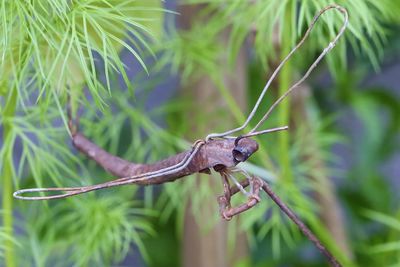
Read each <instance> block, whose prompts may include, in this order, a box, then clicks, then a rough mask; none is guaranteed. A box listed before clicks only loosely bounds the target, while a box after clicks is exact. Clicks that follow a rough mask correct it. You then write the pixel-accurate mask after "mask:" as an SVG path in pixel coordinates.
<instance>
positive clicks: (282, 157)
mask: <svg viewBox="0 0 400 267" xmlns="http://www.w3.org/2000/svg"><path fill="white" fill-rule="evenodd" d="M289 5H290V4H289ZM291 17H292V10H291V8H290V7H288V8H286V10H285V16H284V23H283V25H282V31H283V35H282V47H281V59H282V61H283V60H285V57H286V55H287V54H289V53H290V47H291V42H290V38H291V36H292V29H291V27H290V26H291V24H290V23H289V21H290V20H291ZM292 70H293V67H292V62H287V63H286V67H285V68H284V69H283V70H282V72H281V73H280V74H279V76H278V80H279V95H283V94H284V93H285V91H286V90H287V89H286V88H288V87H289V86H290V84H291V83H292ZM289 108H290V105H289V102H288V101H286V102H284V103H282V104H281V105H280V107H279V114H278V115H279V116H278V121H279V124H280V125H288V124H289ZM256 127H257V126H256ZM256 127H254V129H253V130H251V132H253V131H254V130H255V129H256ZM278 146H279V150H278V151H279V155H278V159H279V166H280V168H281V173H282V175H281V177H282V178H283V179H285V180H289V181H290V180H291V177H292V171H291V169H292V168H291V164H290V157H289V154H290V153H289V150H290V146H289V133H288V132H283V133H281V134H279V135H278Z"/></svg>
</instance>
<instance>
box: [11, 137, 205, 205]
mask: <svg viewBox="0 0 400 267" xmlns="http://www.w3.org/2000/svg"><path fill="white" fill-rule="evenodd" d="M202 145H204V141H201V140H200V141H196V142H195V143H194V145H193V148H192V150H191V151H190V152H189V153H188V154H187V155H185V157H184V158H183V159H182V160H181V161H180V162H179V163H177V164H175V165H172V166H170V167H167V168H163V169H160V170H157V171H153V172H146V173H142V174H138V175H133V176H128V177H122V178H119V179H115V180H112V181H109V182H105V183H101V184H96V185H89V186H82V187H50V188H28V189H21V190H18V191H15V192H14V194H13V196H14V197H15V198H17V199H22V200H50V199H59V198H66V197H71V196H75V195H79V194H83V193H87V192H90V191H94V190H99V189H104V188H109V187H115V186H120V185H127V184H135V183H140V182H144V181H148V180H150V179H152V178H156V177H160V176H164V175H170V174H174V173H176V172H179V171H181V170H183V169H184V168H186V167H187V166H188V165H189V163H190V162H191V161H192V159H193V158H194V156H195V155H196V154H197V152H198V151H199V149H200V148H201V146H202ZM44 192H59V193H58V194H54V195H50V196H23V194H26V193H44Z"/></svg>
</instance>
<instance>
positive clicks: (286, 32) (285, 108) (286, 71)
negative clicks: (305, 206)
mask: <svg viewBox="0 0 400 267" xmlns="http://www.w3.org/2000/svg"><path fill="white" fill-rule="evenodd" d="M292 19H293V18H292V14H291V9H290V8H289V7H288V8H286V11H285V18H284V21H285V23H283V24H282V32H283V34H282V46H281V59H284V58H285V57H286V55H287V54H289V52H290V50H291V42H290V38H291V28H290V21H291V20H292ZM291 77H292V64H291V62H287V63H286V66H285V67H284V68H283V69H282V71H281V73H280V75H279V78H278V79H279V95H283V94H284V93H285V92H286V91H287V89H288V88H289V87H290V85H291ZM289 107H290V105H289V102H287V101H286V102H282V103H281V104H280V107H279V115H278V116H279V125H288V122H289ZM278 136H279V139H278V140H279V141H278V142H279V163H280V167H281V174H282V176H281V177H282V179H285V180H286V181H290V180H292V171H291V166H290V157H289V133H288V132H282V133H280V134H279V135H278Z"/></svg>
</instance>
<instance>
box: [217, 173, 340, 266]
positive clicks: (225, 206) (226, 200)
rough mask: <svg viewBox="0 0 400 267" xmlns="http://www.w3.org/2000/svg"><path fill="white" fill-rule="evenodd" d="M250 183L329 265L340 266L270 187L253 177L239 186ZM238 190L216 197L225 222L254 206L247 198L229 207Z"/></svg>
mask: <svg viewBox="0 0 400 267" xmlns="http://www.w3.org/2000/svg"><path fill="white" fill-rule="evenodd" d="M250 183H253V185H254V192H253V193H254V194H255V195H258V192H259V189H260V188H262V189H263V190H264V192H265V193H267V195H268V196H269V197H270V198H271V199H272V200H273V201H274V202H275V203H276V204H277V205H278V207H279V208H280V209H281V210H282V211H283V212H284V213H285V214H286V215H287V216H288V217H289V219H290V220H292V221H293V222H294V223H295V224H296V225H297V226H298V227H299V229H300V231H302V232H303V234H304V235H305V236H306V237H307V238H308V239H309V240H310V241H311V242H313V243H314V245H315V246H316V247H317V249H318V250H319V251H320V252H321V253H322V254H323V255H324V256H325V257H326V259H327V260H328V261H329V263H330V264H331V265H332V266H334V267H340V266H342V265H341V264H340V263H339V261H338V260H337V259H336V258H335V256H333V255H332V253H330V252H329V250H328V249H327V248H326V247H325V246H324V245H323V244H322V243H321V241H320V240H319V239H318V238H317V237H316V236H315V235H314V234H313V232H312V231H311V230H310V229H309V228H308V227H307V226H306V225H305V224H304V223H303V222H302V220H301V219H300V218H299V217H298V216H297V215H296V214H295V213H294V212H293V211H292V210H291V209H290V208H289V207H288V206H287V205H286V204H285V203H284V202H283V201H282V200H281V199H280V198H279V197H278V196H277V195H276V194H275V192H274V191H272V189H271V187H270V186H269V185H268V183H267V182H265V181H264V180H262V179H260V178H258V177H254V178H253V179H252V181H249V180H247V179H246V180H244V181H242V182H241V183H240V184H241V185H242V186H243V187H244V188H245V187H247V186H248V185H249V184H250ZM239 191H240V190H239V188H238V187H237V186H233V187H231V188H230V189H229V190H227V192H230V195H229V196H228V197H227V196H226V195H224V196H220V197H218V203H219V205H220V211H221V216H222V217H223V218H224V219H225V220H231V219H232V217H233V216H235V215H238V214H240V213H242V212H244V211H246V210H248V209H250V208H252V207H253V206H255V205H256V204H257V203H258V201H257V199H256V198H249V200H248V201H247V203H245V204H242V205H240V206H237V207H233V208H232V207H230V198H231V197H232V196H233V195H235V194H236V193H238V192H239Z"/></svg>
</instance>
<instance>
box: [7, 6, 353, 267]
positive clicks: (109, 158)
mask: <svg viewBox="0 0 400 267" xmlns="http://www.w3.org/2000/svg"><path fill="white" fill-rule="evenodd" d="M330 9H335V10H337V11H339V12H340V13H341V14H342V15H343V18H344V23H343V26H342V27H341V28H340V30H339V32H338V33H337V35H336V36H335V37H334V39H333V40H332V41H331V42H330V43H329V45H328V46H327V47H326V48H325V49H324V50H323V52H321V54H320V55H319V56H318V58H317V59H316V60H315V61H314V62H313V64H312V65H311V66H310V67H309V69H308V70H307V72H306V73H305V74H304V76H303V77H302V78H301V79H300V80H298V81H297V82H296V83H294V84H293V85H292V86H291V87H290V88H289V89H288V90H287V91H286V92H285V93H284V94H283V95H282V96H280V97H279V98H278V99H277V100H276V101H275V102H274V103H273V104H272V106H271V107H270V108H269V109H268V110H267V112H266V113H265V115H264V116H263V117H262V118H261V120H260V121H259V122H258V123H257V124H256V126H255V127H254V128H253V129H252V130H250V131H249V132H248V133H246V134H244V135H239V136H232V134H234V133H236V132H239V131H242V130H244V129H245V128H246V127H247V126H248V124H249V123H250V121H251V120H252V118H253V117H254V114H255V113H256V111H257V110H258V108H259V106H260V103H261V101H262V99H263V98H264V96H265V93H266V92H267V90H268V88H269V86H270V84H271V82H272V81H273V80H274V79H275V77H276V76H277V74H278V73H279V71H280V70H281V68H282V67H283V65H284V64H285V63H286V62H287V61H288V60H289V58H290V57H291V56H292V55H293V54H294V53H295V51H296V50H297V49H298V48H299V47H300V46H302V44H303V43H304V42H305V40H306V39H307V37H308V36H309V34H310V32H311V30H312V28H313V27H314V25H315V23H316V21H317V20H318V19H319V17H320V16H321V15H322V14H323V13H325V12H326V11H327V10H330ZM347 25H348V14H347V11H346V9H344V8H343V7H341V6H338V5H330V6H327V7H325V8H324V9H322V10H321V11H320V12H318V14H317V15H316V16H315V17H314V19H313V20H312V22H311V23H310V26H309V28H308V29H307V31H306V33H305V34H304V36H303V37H302V39H301V40H300V42H299V43H298V44H297V45H296V46H295V47H294V48H293V49H292V50H291V51H290V53H289V54H288V55H287V56H286V57H285V58H284V59H283V60H282V62H281V63H280V64H279V65H278V67H277V68H276V69H275V71H274V72H273V73H272V75H271V77H270V79H269V80H268V81H267V83H266V85H265V87H264V88H263V90H262V92H261V94H260V96H259V98H258V100H257V102H256V104H255V106H254V107H253V109H252V111H251V112H250V114H249V116H248V117H247V119H246V121H245V122H244V123H243V125H241V126H240V127H238V128H235V129H232V130H229V131H226V132H223V133H212V134H209V135H208V136H207V137H206V138H204V139H202V140H197V141H196V142H194V143H193V145H192V147H191V149H189V150H187V151H185V152H182V153H179V154H177V155H174V156H171V157H169V158H167V159H164V160H161V161H159V162H156V163H153V164H136V163H132V162H129V161H126V160H124V159H122V158H119V157H116V156H114V155H111V154H109V153H108V152H106V151H105V150H103V149H102V148H100V147H98V146H97V145H96V144H94V143H93V142H91V141H90V140H89V139H87V138H86V137H85V136H84V135H82V134H81V133H79V132H78V129H77V126H76V125H74V124H73V123H72V119H71V114H70V113H69V118H70V121H69V127H70V129H71V133H72V143H73V145H74V146H75V147H76V148H77V149H78V150H79V151H81V152H82V153H83V154H85V155H87V156H88V157H89V158H91V159H93V160H94V161H96V162H97V163H98V164H99V165H100V166H102V167H103V168H104V169H105V170H106V171H108V172H109V173H111V174H113V175H115V176H118V177H121V178H118V179H115V180H111V181H108V182H105V183H101V184H96V185H89V186H83V187H66V188H31V189H22V190H18V191H16V192H15V193H14V197H15V198H18V199H23V200H49V199H59V198H65V197H70V196H74V195H78V194H83V193H87V192H90V191H94V190H99V189H104V188H109V187H115V186H121V185H127V184H138V185H153V184H161V183H165V182H171V181H175V180H177V179H179V178H182V177H185V176H188V175H190V174H194V173H208V174H210V173H211V170H214V171H216V172H218V173H219V174H220V176H221V178H222V183H223V187H224V194H223V195H222V196H220V197H219V198H218V203H219V206H220V213H221V216H222V217H223V218H224V219H226V220H230V219H231V218H232V217H233V216H235V215H237V214H239V213H242V212H244V211H246V210H248V209H250V208H252V207H253V206H255V205H256V204H257V203H258V202H259V201H260V197H259V192H260V190H263V191H265V192H266V193H267V194H268V195H269V196H270V197H271V199H272V200H274V201H275V202H276V204H277V205H278V206H279V207H280V208H281V210H282V211H283V212H285V213H286V215H287V216H288V217H289V218H290V219H291V220H292V221H293V222H295V223H296V224H297V225H298V227H299V228H300V230H301V231H302V232H303V233H304V234H305V235H306V236H307V237H308V238H309V239H310V240H311V241H312V242H314V244H315V245H316V246H317V248H318V249H319V250H320V251H321V252H322V253H323V254H324V255H325V256H326V257H327V259H328V260H329V262H330V263H331V264H332V265H333V266H340V264H339V262H338V261H337V260H336V259H335V258H334V257H333V256H332V254H331V253H330V252H329V251H328V250H327V249H326V248H325V247H324V246H323V245H322V244H321V242H320V241H319V240H318V239H317V238H316V237H315V235H314V234H313V233H312V232H311V231H310V230H309V229H308V228H307V226H306V225H304V223H302V222H301V220H300V219H299V218H298V217H297V216H296V215H295V214H294V213H293V212H292V211H291V210H290V209H289V208H288V207H287V206H286V205H285V204H284V203H283V202H282V201H281V200H280V199H279V198H278V197H277V196H276V195H275V194H274V193H273V192H272V190H271V188H270V187H269V185H268V184H267V183H266V182H265V181H263V180H261V179H260V178H258V177H256V176H253V175H250V174H248V173H247V172H246V171H244V170H243V169H241V168H240V167H238V166H237V165H238V164H239V163H241V162H244V161H246V160H247V159H248V158H249V157H250V156H252V155H253V154H254V153H255V152H256V151H257V149H258V144H257V142H256V141H255V140H253V139H251V137H252V136H257V135H263V134H266V133H271V132H276V131H284V130H287V129H288V127H287V126H283V127H277V128H272V129H267V130H258V129H259V128H260V126H261V125H262V124H263V123H264V122H265V121H266V120H267V118H268V117H269V115H270V114H271V112H272V111H273V110H274V108H275V107H276V106H277V105H278V104H279V103H280V102H282V101H283V100H284V99H285V98H286V97H287V96H288V95H289V94H290V93H291V92H292V91H293V90H294V89H295V88H296V87H297V86H298V85H299V84H301V83H302V82H303V81H304V80H305V79H306V78H307V77H308V76H309V74H310V73H311V72H312V71H313V70H314V69H315V68H316V66H317V65H318V63H319V62H320V61H321V60H322V59H323V57H324V56H325V55H326V54H327V53H328V52H329V51H330V50H331V49H333V47H334V46H335V45H336V43H337V41H338V39H339V38H340V37H341V36H342V34H343V33H344V31H345V29H346V27H347ZM236 173H241V174H243V175H244V176H245V177H246V178H247V179H245V180H244V181H242V182H238V181H237V180H236V178H235V174H236ZM230 181H232V182H233V183H234V186H232V187H231V185H230ZM248 186H249V187H250V190H249V191H246V190H245V188H246V187H248ZM239 191H241V192H243V193H244V194H246V195H247V196H248V200H247V202H246V203H244V204H242V205H240V206H237V207H231V204H230V200H231V197H232V196H233V195H234V194H236V193H238V192H239ZM44 192H50V193H51V194H50V195H47V196H43V195H40V196H25V195H24V194H26V193H41V194H43V193H44Z"/></svg>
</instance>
